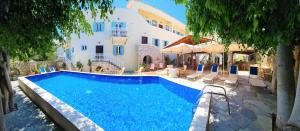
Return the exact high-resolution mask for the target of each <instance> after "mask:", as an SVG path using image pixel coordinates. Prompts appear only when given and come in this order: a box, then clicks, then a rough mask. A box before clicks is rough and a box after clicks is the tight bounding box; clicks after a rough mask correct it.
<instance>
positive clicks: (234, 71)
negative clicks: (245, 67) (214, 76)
mask: <svg viewBox="0 0 300 131" xmlns="http://www.w3.org/2000/svg"><path fill="white" fill-rule="evenodd" d="M225 84H228V85H235V86H237V85H238V67H237V65H232V66H231V67H230V71H229V77H227V78H226V80H225Z"/></svg>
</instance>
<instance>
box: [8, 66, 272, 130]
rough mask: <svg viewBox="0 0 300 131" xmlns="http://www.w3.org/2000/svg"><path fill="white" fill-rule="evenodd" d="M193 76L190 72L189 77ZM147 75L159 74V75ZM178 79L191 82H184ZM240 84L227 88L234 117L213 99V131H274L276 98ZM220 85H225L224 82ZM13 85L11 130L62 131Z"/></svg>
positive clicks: (220, 101) (245, 82) (245, 81)
mask: <svg viewBox="0 0 300 131" xmlns="http://www.w3.org/2000/svg"><path fill="white" fill-rule="evenodd" d="M192 72H193V71H188V74H189V73H192ZM206 73H207V72H206ZM146 74H155V72H148V73H146ZM176 79H178V80H179V81H188V80H186V79H183V78H176ZM196 82H197V81H196ZM239 82H240V84H239V86H238V88H234V87H226V90H227V92H228V97H229V101H230V108H231V115H228V110H227V103H226V101H225V99H224V98H223V97H221V96H213V99H212V104H211V107H212V108H211V115H210V129H211V130H213V131H220V130H221V131H227V130H228V131H232V130H246V131H247V130H249V131H252V130H253V131H258V130H271V124H272V121H271V118H270V117H269V114H268V113H272V112H276V96H274V95H272V94H270V92H269V91H268V90H266V89H263V88H256V87H250V85H249V83H248V79H247V76H243V74H242V75H241V76H240V77H239ZM216 83H217V84H220V85H222V84H223V82H222V81H217V82H216ZM12 85H13V89H14V90H15V91H16V95H15V101H16V103H17V104H18V108H19V110H18V111H15V112H12V113H9V114H8V115H6V116H5V117H6V125H7V128H8V130H11V131H16V130H25V131H26V130H28V131H35V130H53V131H54V130H55V131H56V130H62V129H61V128H59V127H58V126H57V125H56V124H54V123H53V122H51V120H50V119H49V118H48V117H47V116H46V115H45V114H44V113H43V112H42V111H41V110H40V109H39V108H38V107H37V106H35V105H34V104H33V103H32V101H31V100H30V99H29V98H28V97H27V96H25V94H24V93H23V92H22V91H21V90H20V89H19V87H18V82H16V81H14V82H12Z"/></svg>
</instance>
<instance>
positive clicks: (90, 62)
mask: <svg viewBox="0 0 300 131" xmlns="http://www.w3.org/2000/svg"><path fill="white" fill-rule="evenodd" d="M88 66H89V67H90V72H92V61H91V60H90V59H89V60H88Z"/></svg>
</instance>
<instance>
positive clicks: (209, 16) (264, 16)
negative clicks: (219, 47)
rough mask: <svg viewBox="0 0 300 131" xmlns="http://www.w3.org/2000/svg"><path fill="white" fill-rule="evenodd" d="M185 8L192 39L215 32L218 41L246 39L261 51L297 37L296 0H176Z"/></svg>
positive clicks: (299, 29) (299, 35) (299, 7)
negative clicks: (192, 35)
mask: <svg viewBox="0 0 300 131" xmlns="http://www.w3.org/2000/svg"><path fill="white" fill-rule="evenodd" d="M175 1H176V2H177V3H181V4H184V5H185V6H186V8H187V12H186V17H187V27H188V29H189V30H190V31H192V32H193V33H194V35H195V39H197V38H199V37H202V36H207V35H216V34H217V36H218V37H219V38H221V42H222V43H224V44H225V45H229V44H230V43H231V42H237V43H245V44H247V45H248V46H252V47H254V48H255V49H256V50H258V51H260V52H261V53H265V52H266V51H269V50H270V49H272V48H274V47H275V46H276V45H277V44H278V43H285V44H295V43H296V41H299V38H300V12H299V11H300V5H299V1H298V0H285V1H283V0H175Z"/></svg>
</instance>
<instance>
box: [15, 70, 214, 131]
mask: <svg viewBox="0 0 300 131" xmlns="http://www.w3.org/2000/svg"><path fill="white" fill-rule="evenodd" d="M59 72H74V73H81V74H93V75H103V76H141V77H142V76H157V77H160V78H163V79H165V80H168V81H170V82H174V83H176V84H179V85H183V86H186V87H188V88H193V89H197V90H201V89H202V88H203V85H190V84H189V83H186V82H182V81H177V80H176V79H173V78H169V77H165V76H159V75H113V74H98V73H90V72H77V71H67V70H64V71H59ZM41 75H43V74H41ZM25 77H27V76H25ZM25 77H19V78H18V81H19V84H20V87H21V89H22V90H23V92H24V93H25V94H26V95H27V96H28V97H29V95H31V94H33V95H36V96H35V97H39V99H38V100H33V99H32V98H30V99H31V100H32V101H33V102H34V103H35V104H36V105H38V106H39V107H40V108H41V109H42V110H43V112H46V114H47V115H48V116H50V117H51V119H53V120H54V121H55V122H57V123H58V124H59V125H60V126H61V127H63V128H64V129H65V127H64V126H67V127H68V129H69V127H72V128H75V129H77V130H83V129H82V128H81V127H78V124H79V125H81V126H84V127H85V128H88V127H89V126H93V127H95V129H90V130H97V131H98V130H101V131H102V130H103V129H102V128H101V127H99V126H98V125H97V124H95V123H94V122H93V121H92V120H90V119H89V118H87V117H85V116H84V115H82V114H81V113H80V112H78V111H77V110H75V109H74V108H72V107H71V106H69V105H68V104H66V103H63V102H62V101H61V100H60V99H58V98H56V97H55V96H53V95H52V94H51V93H49V92H47V91H45V90H44V89H43V88H41V87H39V86H37V85H36V84H34V83H33V82H31V81H30V80H28V79H27V78H25ZM24 81H25V82H26V83H27V84H25V82H24ZM21 82H22V84H23V86H25V87H22V86H21ZM28 84H32V85H33V86H34V87H36V88H38V89H40V90H43V91H44V92H43V93H47V94H49V95H51V96H52V97H54V98H55V99H56V101H58V103H59V104H64V105H63V106H68V109H72V111H73V113H74V111H75V113H79V114H80V115H81V116H80V117H82V118H84V119H87V121H89V122H91V123H92V124H91V125H85V124H86V123H82V122H78V121H77V122H76V121H74V118H73V119H68V115H70V114H64V113H61V112H60V111H57V110H56V109H55V108H54V107H55V106H58V105H51V104H50V103H49V102H48V101H46V100H45V99H43V98H42V96H41V93H40V94H39V93H38V92H36V91H34V89H33V87H29V85H28ZM200 86H201V87H200ZM23 88H24V89H26V88H28V89H30V90H31V94H29V95H28V94H27V92H25V91H24V89H23ZM34 93H36V94H34ZM35 101H37V102H42V101H44V102H45V103H46V104H49V106H50V107H52V110H54V112H55V113H56V115H61V116H62V117H64V118H63V119H66V120H65V122H63V123H68V125H64V124H61V122H58V121H60V120H59V119H58V121H57V120H56V119H54V118H52V116H51V114H48V112H47V108H45V107H42V106H40V105H39V104H37V102H35ZM210 102H211V98H210V96H209V94H203V95H202V96H201V98H200V101H199V103H198V104H197V108H196V111H195V113H194V115H193V119H192V122H191V124H190V127H189V131H206V130H207V129H208V128H207V127H208V123H209V114H210V113H209V108H210ZM40 104H44V103H40ZM44 108H45V109H44ZM76 119H80V118H76ZM89 128H90V127H89ZM68 129H67V130H68ZM84 130H85V129H84Z"/></svg>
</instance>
